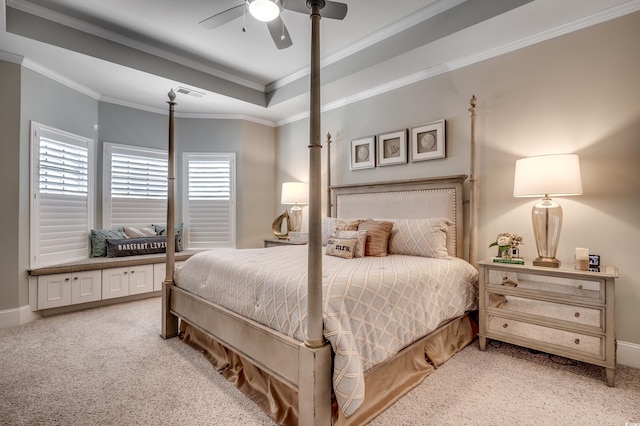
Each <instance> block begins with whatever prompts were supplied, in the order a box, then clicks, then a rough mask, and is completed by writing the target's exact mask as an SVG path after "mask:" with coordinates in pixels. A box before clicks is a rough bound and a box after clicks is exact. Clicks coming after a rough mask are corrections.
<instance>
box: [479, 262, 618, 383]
mask: <svg viewBox="0 0 640 426" xmlns="http://www.w3.org/2000/svg"><path fill="white" fill-rule="evenodd" d="M479 269H480V296H479V297H480V333H479V336H480V337H479V338H480V349H481V350H485V349H486V345H487V339H494V340H500V341H503V342H508V343H512V344H515V345H519V346H524V347H528V348H531V349H535V350H539V351H543V352H547V353H551V354H555V355H560V356H563V357H566V358H571V359H575V360H578V361H583V362H587V363H591V364H595V365H599V366H602V367H605V369H606V373H607V385H609V386H614V378H615V368H616V341H615V324H614V299H615V279H616V278H617V277H618V270H617V268H616V267H613V266H608V267H603V268H601V272H590V271H576V270H574V269H573V265H567V266H566V267H560V268H545V267H539V266H532V265H531V263H530V262H527V263H526V264H525V265H512V264H503V263H494V262H492V261H491V260H488V261H481V262H479Z"/></svg>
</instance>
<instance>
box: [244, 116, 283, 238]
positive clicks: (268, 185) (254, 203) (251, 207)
mask: <svg viewBox="0 0 640 426" xmlns="http://www.w3.org/2000/svg"><path fill="white" fill-rule="evenodd" d="M274 135H275V131H274V129H273V128H272V127H267V126H264V125H261V124H256V123H253V122H250V121H245V122H243V124H242V150H241V152H242V153H241V155H240V157H239V158H238V161H241V162H242V174H238V178H239V179H240V180H242V187H243V188H244V190H243V192H242V194H239V196H241V197H242V198H241V200H239V202H238V206H241V207H242V210H241V220H240V224H239V227H240V229H239V230H238V232H239V236H238V239H237V246H238V248H250V247H263V239H264V238H273V234H272V233H271V223H272V222H273V219H274V218H273V217H272V216H271V215H270V214H269V213H270V212H272V211H273V209H274V199H275V197H274V187H275V148H274V145H275V141H274Z"/></svg>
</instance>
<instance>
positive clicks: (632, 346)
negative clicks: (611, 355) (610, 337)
mask: <svg viewBox="0 0 640 426" xmlns="http://www.w3.org/2000/svg"><path fill="white" fill-rule="evenodd" d="M617 343H618V350H617V353H616V358H617V361H618V364H620V365H626V366H627V367H633V368H640V345H638V344H636V343H631V342H623V341H620V340H618V342H617Z"/></svg>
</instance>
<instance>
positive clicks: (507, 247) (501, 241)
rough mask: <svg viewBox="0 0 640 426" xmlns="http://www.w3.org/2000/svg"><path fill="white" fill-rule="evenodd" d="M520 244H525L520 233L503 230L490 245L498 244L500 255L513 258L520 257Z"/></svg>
mask: <svg viewBox="0 0 640 426" xmlns="http://www.w3.org/2000/svg"><path fill="white" fill-rule="evenodd" d="M520 244H524V243H523V242H522V237H521V236H520V235H518V234H510V233H508V232H501V233H499V234H498V236H497V237H496V240H495V241H494V242H492V243H491V244H489V247H494V246H498V257H506V258H511V257H520V255H519V248H518V246H520Z"/></svg>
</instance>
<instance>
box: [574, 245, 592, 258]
mask: <svg viewBox="0 0 640 426" xmlns="http://www.w3.org/2000/svg"><path fill="white" fill-rule="evenodd" d="M585 259H586V260H589V249H588V248H581V247H578V248H576V260H585Z"/></svg>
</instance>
